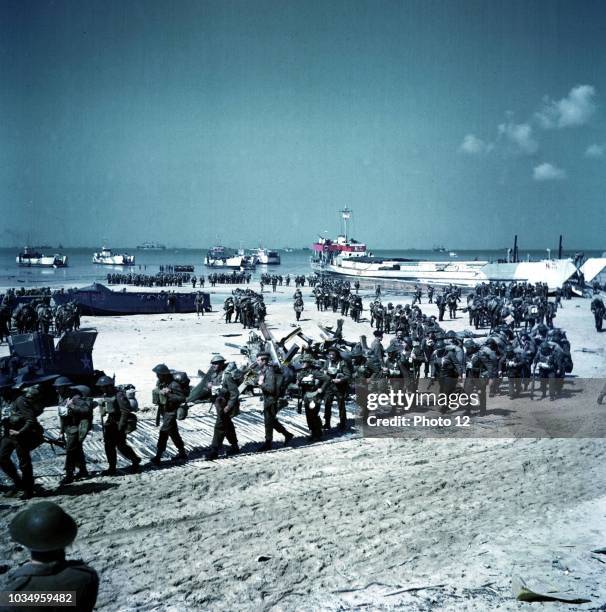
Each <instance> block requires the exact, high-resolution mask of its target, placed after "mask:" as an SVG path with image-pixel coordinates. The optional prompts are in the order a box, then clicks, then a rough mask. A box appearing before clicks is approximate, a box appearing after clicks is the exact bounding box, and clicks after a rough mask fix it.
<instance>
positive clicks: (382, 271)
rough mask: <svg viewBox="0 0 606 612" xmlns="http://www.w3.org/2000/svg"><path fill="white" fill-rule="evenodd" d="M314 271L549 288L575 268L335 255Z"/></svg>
mask: <svg viewBox="0 0 606 612" xmlns="http://www.w3.org/2000/svg"><path fill="white" fill-rule="evenodd" d="M312 268H313V269H314V270H315V271H316V272H321V273H325V274H333V275H337V276H346V277H349V278H359V279H369V280H373V281H380V280H389V281H395V282H403V283H411V282H413V283H423V284H429V285H449V284H451V283H452V284H453V285H458V286H461V287H475V285H477V284H478V283H487V282H491V281H492V282H512V281H516V282H528V283H532V284H534V283H539V282H541V283H547V286H548V288H549V290H550V291H554V290H555V289H558V288H560V287H561V286H562V285H563V284H564V283H565V282H566V281H567V280H568V279H569V278H570V277H571V276H572V275H573V274H574V273H575V271H576V268H575V266H574V264H573V262H572V260H571V259H553V260H543V261H531V262H518V263H488V262H486V261H457V262H451V261H445V262H439V261H398V260H388V259H384V260H378V259H374V260H371V259H370V258H357V257H350V258H337V260H336V261H335V262H334V263H324V264H322V263H320V262H312Z"/></svg>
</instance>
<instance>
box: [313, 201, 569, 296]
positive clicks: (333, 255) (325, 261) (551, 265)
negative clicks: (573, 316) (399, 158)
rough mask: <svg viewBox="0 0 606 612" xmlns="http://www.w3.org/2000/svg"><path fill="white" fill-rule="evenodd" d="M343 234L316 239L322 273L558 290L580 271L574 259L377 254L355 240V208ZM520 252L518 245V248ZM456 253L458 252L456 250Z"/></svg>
mask: <svg viewBox="0 0 606 612" xmlns="http://www.w3.org/2000/svg"><path fill="white" fill-rule="evenodd" d="M339 212H340V213H341V217H342V219H343V223H344V234H343V235H341V236H337V238H336V240H334V241H333V240H329V239H326V238H321V239H320V240H319V241H318V242H315V243H314V244H313V251H314V252H313V255H312V261H311V266H312V268H313V269H314V270H315V271H316V272H319V273H321V274H329V275H335V276H341V277H346V278H349V279H350V280H355V279H359V280H368V281H371V282H377V281H395V282H402V283H423V284H434V285H448V284H451V283H452V284H453V285H459V286H462V287H475V286H476V285H477V284H478V283H486V282H491V281H494V282H512V281H516V282H527V283H531V284H534V283H539V282H541V283H547V286H548V288H549V290H551V291H554V290H555V289H557V288H560V287H562V285H563V284H564V283H565V282H566V281H567V280H568V279H570V278H571V277H572V276H573V275H574V274H575V273H576V266H575V265H574V263H573V260H572V259H570V258H569V259H544V260H540V261H523V262H519V261H517V260H516V259H515V258H514V260H513V261H499V262H495V263H492V262H488V261H456V262H454V261H450V260H448V261H428V260H418V259H405V258H395V257H394V258H388V259H387V258H385V259H383V258H380V257H373V256H372V254H371V253H369V252H368V251H367V250H366V245H365V244H363V243H360V242H357V241H355V240H353V239H350V238H349V237H348V235H347V222H348V221H349V219H350V218H351V214H352V211H351V210H349V209H348V208H345V209H343V210H341V211H339ZM514 252H517V249H514ZM452 253H453V254H454V256H456V253H454V251H452Z"/></svg>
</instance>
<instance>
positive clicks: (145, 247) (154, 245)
mask: <svg viewBox="0 0 606 612" xmlns="http://www.w3.org/2000/svg"><path fill="white" fill-rule="evenodd" d="M137 251H166V245H164V244H160V243H159V242H143V243H142V244H139V245H138V246H137Z"/></svg>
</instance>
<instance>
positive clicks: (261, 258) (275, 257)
mask: <svg viewBox="0 0 606 612" xmlns="http://www.w3.org/2000/svg"><path fill="white" fill-rule="evenodd" d="M252 255H253V256H254V257H256V259H257V263H259V264H261V265H263V266H279V265H280V254H279V253H278V251H272V250H270V249H264V248H263V247H259V248H258V249H255V250H254V251H253V252H252Z"/></svg>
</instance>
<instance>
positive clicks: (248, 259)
mask: <svg viewBox="0 0 606 612" xmlns="http://www.w3.org/2000/svg"><path fill="white" fill-rule="evenodd" d="M256 263H257V261H256V258H255V257H252V256H250V255H245V254H244V251H243V250H240V252H238V253H234V252H233V251H232V250H230V249H227V248H226V247H224V246H214V247H212V248H210V249H209V250H208V252H207V253H206V256H205V257H204V265H205V266H206V267H207V268H223V269H226V270H253V269H254V268H255V265H256Z"/></svg>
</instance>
